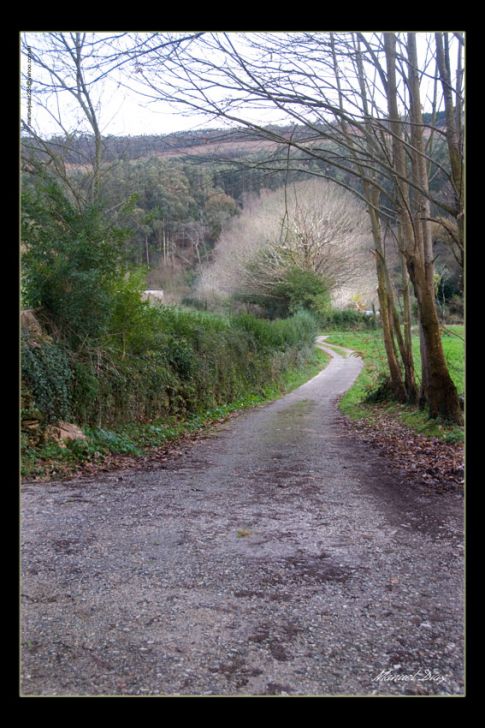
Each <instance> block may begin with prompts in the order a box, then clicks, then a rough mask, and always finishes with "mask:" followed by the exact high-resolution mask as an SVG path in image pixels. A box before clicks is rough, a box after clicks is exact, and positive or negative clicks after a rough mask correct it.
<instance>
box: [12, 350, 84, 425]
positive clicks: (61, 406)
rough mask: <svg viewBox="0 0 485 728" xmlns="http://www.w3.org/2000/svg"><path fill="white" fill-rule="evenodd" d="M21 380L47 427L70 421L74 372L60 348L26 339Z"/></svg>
mask: <svg viewBox="0 0 485 728" xmlns="http://www.w3.org/2000/svg"><path fill="white" fill-rule="evenodd" d="M22 380H23V382H24V385H25V390H26V393H29V394H30V395H31V396H32V398H33V402H34V403H35V408H36V410H37V411H39V412H40V413H41V414H42V419H43V421H44V423H49V422H55V421H58V420H66V419H69V417H70V415H71V404H72V402H71V384H72V369H71V365H70V360H69V356H68V354H67V352H66V351H65V349H64V348H63V347H62V346H61V345H59V344H56V343H47V342H42V343H40V342H35V344H33V343H32V344H31V343H30V342H29V341H28V339H27V337H25V336H23V337H22Z"/></svg>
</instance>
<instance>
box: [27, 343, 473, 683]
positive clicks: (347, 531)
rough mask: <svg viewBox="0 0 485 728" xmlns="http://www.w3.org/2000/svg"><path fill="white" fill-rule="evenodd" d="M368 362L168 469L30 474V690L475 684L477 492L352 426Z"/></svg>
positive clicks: (217, 433) (232, 425) (233, 427)
mask: <svg viewBox="0 0 485 728" xmlns="http://www.w3.org/2000/svg"><path fill="white" fill-rule="evenodd" d="M361 366H362V362H361V360H360V359H359V358H357V357H355V356H349V357H342V356H340V355H335V356H334V358H333V359H332V361H331V362H330V364H329V365H328V366H327V368H326V369H325V370H324V371H323V372H321V373H320V374H319V375H318V376H317V377H315V378H314V379H312V380H311V381H309V382H307V383H306V384H305V385H303V386H302V387H300V388H299V389H297V390H295V391H294V392H292V393H291V394H289V395H287V396H286V397H283V398H282V399H280V400H278V401H277V402H274V403H272V404H269V405H266V406H263V407H259V408H256V409H255V410H252V411H249V412H245V413H243V414H241V415H240V416H238V417H237V418H235V419H233V420H231V421H229V422H226V423H224V424H222V425H218V426H216V427H215V428H213V429H212V430H211V431H210V433H209V435H208V436H207V437H205V438H203V439H201V440H198V441H195V442H194V443H191V444H190V445H188V446H187V447H186V451H185V452H184V453H183V455H182V456H180V457H178V458H173V459H169V460H168V461H167V463H165V464H164V466H160V467H157V468H156V469H152V470H151V471H148V472H147V471H141V470H125V471H119V472H115V473H110V474H105V475H102V476H99V477H96V478H92V477H90V478H84V479H77V480H70V481H69V480H65V481H58V482H50V483H48V484H45V483H43V484H37V483H35V484H34V483H25V484H24V485H23V488H22V499H21V500H22V524H21V534H22V556H23V561H22V582H21V591H22V638H21V639H22V660H21V667H22V678H21V694H22V695H24V696H31V695H53V696H63V695H75V696H87V695H233V696H238V695H263V696H271V695H288V696H291V695H309V696H317V695H460V694H463V692H464V687H463V542H462V541H463V539H462V536H463V533H462V530H463V529H462V520H463V518H462V517H463V497H462V494H460V493H459V492H453V491H450V492H445V493H441V494H439V495H438V494H436V493H434V492H433V491H431V490H427V489H426V488H424V487H423V486H419V485H417V484H416V485H409V483H406V485H403V484H402V483H401V481H400V479H399V473H398V471H395V470H393V469H392V467H391V466H390V465H388V464H386V461H385V459H383V458H381V457H379V456H378V454H377V453H376V452H375V451H372V450H368V449H366V446H365V445H364V444H363V443H362V442H359V441H357V440H355V439H353V436H352V435H351V434H349V433H348V432H347V431H345V429H344V428H343V427H342V421H341V415H340V414H339V413H338V410H337V407H336V400H337V397H338V395H339V394H341V393H343V392H344V391H345V390H346V389H347V388H348V387H349V386H350V385H351V383H352V382H353V380H354V379H355V377H356V376H357V374H358V372H359V370H360V368H361Z"/></svg>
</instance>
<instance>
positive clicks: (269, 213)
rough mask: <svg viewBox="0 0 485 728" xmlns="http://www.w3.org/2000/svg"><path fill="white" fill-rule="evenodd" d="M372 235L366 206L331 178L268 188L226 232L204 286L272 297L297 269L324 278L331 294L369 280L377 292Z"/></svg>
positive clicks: (209, 289) (203, 290) (203, 288)
mask: <svg viewBox="0 0 485 728" xmlns="http://www.w3.org/2000/svg"><path fill="white" fill-rule="evenodd" d="M370 238H371V231H370V226H369V220H368V217H367V215H366V214H365V210H364V208H363V206H362V205H361V204H360V203H359V202H358V201H357V200H356V199H355V198H354V197H353V196H352V195H350V193H348V192H346V191H345V190H342V188H340V187H339V186H338V185H336V184H335V183H333V182H328V181H326V180H311V181H308V182H299V183H296V184H294V185H289V186H288V187H287V188H282V189H279V190H276V191H273V192H268V191H266V192H263V194H262V195H261V196H260V197H258V198H253V199H252V200H250V201H248V204H247V206H246V207H245V208H244V209H243V212H242V213H241V215H240V216H239V217H238V218H236V219H235V220H233V221H232V222H231V224H230V225H228V226H227V227H226V229H225V230H224V231H223V234H222V236H221V238H220V240H219V242H218V244H217V246H216V250H215V257H214V261H213V263H212V264H211V265H210V266H209V267H208V268H206V270H205V271H204V274H203V275H202V277H201V282H200V285H199V291H200V293H201V294H202V295H204V294H205V295H207V294H209V293H210V292H212V293H213V292H215V293H219V294H223V295H224V294H225V295H229V294H234V293H258V294H260V295H265V296H268V297H272V296H273V295H274V291H275V289H276V288H277V287H278V285H279V284H280V283H281V281H282V280H284V278H285V275H286V274H287V272H288V271H289V270H291V269H298V270H301V271H311V272H313V273H315V274H316V275H317V276H319V277H321V279H322V281H325V285H326V286H327V289H328V290H329V291H332V292H333V293H334V295H338V294H339V292H341V291H342V288H343V287H344V286H345V285H346V284H347V285H349V284H351V283H354V284H355V282H356V281H358V280H360V281H361V283H362V280H363V279H366V286H363V288H366V290H363V293H364V295H365V296H367V297H368V296H369V289H370V291H371V293H373V292H374V290H375V277H374V275H373V271H372V264H370V255H369V240H370ZM364 272H366V273H367V276H365V275H364Z"/></svg>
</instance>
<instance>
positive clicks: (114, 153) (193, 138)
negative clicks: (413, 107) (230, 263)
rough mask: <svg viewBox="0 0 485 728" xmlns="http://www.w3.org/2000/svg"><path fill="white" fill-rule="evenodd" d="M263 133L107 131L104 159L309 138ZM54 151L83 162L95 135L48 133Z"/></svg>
mask: <svg viewBox="0 0 485 728" xmlns="http://www.w3.org/2000/svg"><path fill="white" fill-rule="evenodd" d="M423 123H424V124H429V125H432V126H437V127H443V125H444V123H445V117H444V112H440V113H439V114H438V115H437V117H436V118H434V119H433V117H432V115H431V114H423ZM264 131H265V136H264V138H263V137H262V135H261V133H260V132H258V131H256V130H251V129H248V128H244V127H236V128H234V129H197V130H191V131H178V132H173V133H171V134H139V135H135V136H114V135H109V136H106V137H104V140H103V142H104V143H103V158H104V159H105V160H106V161H111V162H112V161H118V160H131V159H142V158H146V157H152V156H154V157H190V156H192V155H193V156H195V157H198V158H201V157H208V158H214V157H217V158H219V159H227V160H229V159H235V158H237V157H240V156H244V155H247V154H255V153H256V154H257V153H258V152H261V151H263V150H267V149H268V148H271V147H272V146H274V142H273V141H272V140H271V138H272V136H274V138H275V140H276V139H278V140H279V141H281V139H282V138H283V139H284V138H288V139H290V138H291V139H292V140H293V141H304V140H308V135H309V131H308V129H307V128H306V127H304V126H298V125H296V126H295V125H289V126H278V125H269V126H266V127H264ZM45 143H46V144H47V145H49V146H51V147H52V149H53V150H54V151H55V150H56V149H57V150H59V149H60V148H62V154H63V157H64V159H65V161H66V162H67V163H68V164H80V165H82V164H85V163H86V160H87V159H92V158H93V154H94V137H93V136H92V135H91V134H82V133H77V134H73V135H72V136H70V138H69V140H68V143H66V138H65V137H55V136H53V137H51V138H50V139H49V140H47V141H46V142H45ZM29 147H31V148H32V147H33V148H36V147H37V148H38V147H39V143H38V142H36V141H35V140H32V139H29Z"/></svg>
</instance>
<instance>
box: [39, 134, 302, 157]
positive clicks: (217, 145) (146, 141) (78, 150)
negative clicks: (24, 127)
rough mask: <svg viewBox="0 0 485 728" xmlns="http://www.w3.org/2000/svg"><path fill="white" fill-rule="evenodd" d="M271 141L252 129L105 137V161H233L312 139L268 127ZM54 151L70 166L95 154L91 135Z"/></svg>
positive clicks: (60, 140) (58, 141) (59, 142)
mask: <svg viewBox="0 0 485 728" xmlns="http://www.w3.org/2000/svg"><path fill="white" fill-rule="evenodd" d="M265 133H266V136H267V138H266V139H263V138H262V137H261V134H258V133H257V132H256V131H252V130H250V129H245V128H242V127H238V128H235V129H198V130H195V131H179V132H173V133H171V134H163V135H162V134H141V135H136V136H112V135H110V136H107V137H104V140H103V142H104V144H103V157H104V159H105V160H106V161H118V160H130V159H141V158H143V157H151V156H156V157H182V156H191V155H192V154H193V155H195V156H198V157H200V156H210V157H219V158H225V159H230V158H232V159H233V158H234V157H237V156H240V155H245V154H249V153H251V154H252V153H255V152H256V153H257V152H259V151H262V150H263V149H267V148H268V147H271V146H272V145H273V142H272V141H271V136H272V135H273V134H274V135H275V137H278V138H279V139H281V137H283V138H284V137H288V138H289V137H290V136H291V137H292V138H293V139H302V138H304V137H307V136H308V130H305V128H304V127H296V128H295V127H294V126H291V127H290V126H268V127H265ZM45 143H46V144H47V145H48V146H51V147H52V149H53V150H55V149H56V148H57V149H59V148H60V147H62V150H63V156H64V159H65V161H66V162H67V163H69V164H84V163H85V162H86V159H91V158H92V157H93V152H94V138H93V136H92V135H90V134H81V133H78V134H75V135H72V136H71V137H70V138H69V140H68V144H66V139H65V137H51V138H50V139H49V140H47V142H45ZM29 146H30V147H31V148H32V147H34V148H35V147H37V148H39V143H38V142H35V140H31V139H29Z"/></svg>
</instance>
